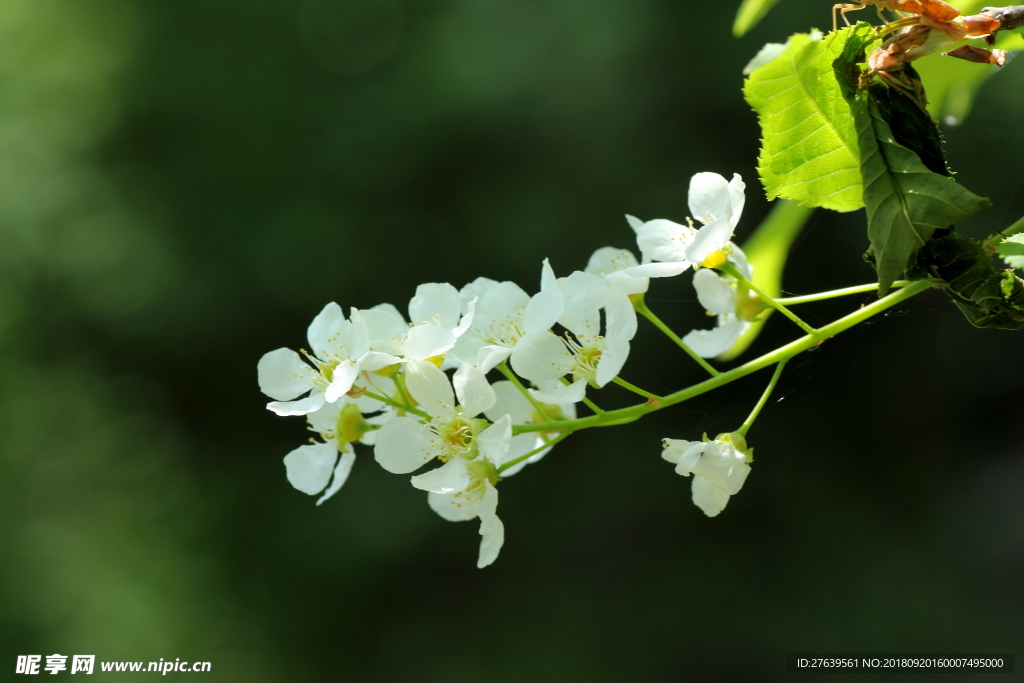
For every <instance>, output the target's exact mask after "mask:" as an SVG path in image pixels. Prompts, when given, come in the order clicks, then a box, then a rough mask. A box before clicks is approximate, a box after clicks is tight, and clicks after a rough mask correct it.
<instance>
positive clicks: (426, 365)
mask: <svg viewBox="0 0 1024 683" xmlns="http://www.w3.org/2000/svg"><path fill="white" fill-rule="evenodd" d="M405 384H406V387H407V388H408V389H409V393H410V394H412V397H413V398H414V399H416V402H417V403H419V404H420V406H422V407H423V410H425V411H426V412H427V413H428V414H429V415H433V416H434V417H436V418H439V419H446V418H448V417H450V416H451V415H452V413H453V412H454V410H455V394H454V393H453V392H452V385H451V383H450V382H449V381H448V375H446V374H444V373H443V372H441V371H440V370H438V369H437V366H436V365H434V364H433V363H431V362H429V361H425V360H411V361H409V362H408V363H406V365H405Z"/></svg>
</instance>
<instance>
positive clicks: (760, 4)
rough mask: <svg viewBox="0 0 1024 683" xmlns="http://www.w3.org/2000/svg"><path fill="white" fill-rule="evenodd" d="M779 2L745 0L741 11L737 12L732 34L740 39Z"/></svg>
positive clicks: (776, 0)
mask: <svg viewBox="0 0 1024 683" xmlns="http://www.w3.org/2000/svg"><path fill="white" fill-rule="evenodd" d="M778 1H779V0H743V4H742V5H740V9H739V11H738V12H736V20H735V21H734V22H733V24H732V34H733V35H734V36H736V37H737V38H739V37H740V36H742V35H743V34H744V33H746V32H747V31H749V30H750V29H752V28H754V25H755V24H757V22H759V21H761V19H763V18H764V15H766V14H768V10H770V9H771V8H772V6H773V5H775V3H777V2H778Z"/></svg>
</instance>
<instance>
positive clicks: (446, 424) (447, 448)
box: [374, 360, 508, 474]
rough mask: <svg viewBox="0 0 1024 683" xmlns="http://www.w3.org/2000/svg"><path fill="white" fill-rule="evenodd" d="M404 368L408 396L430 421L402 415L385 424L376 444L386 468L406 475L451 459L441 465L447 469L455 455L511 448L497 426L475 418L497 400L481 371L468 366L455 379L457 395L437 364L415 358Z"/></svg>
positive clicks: (461, 368)
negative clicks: (502, 441)
mask: <svg viewBox="0 0 1024 683" xmlns="http://www.w3.org/2000/svg"><path fill="white" fill-rule="evenodd" d="M405 367H406V372H405V381H406V387H407V389H408V391H409V394H410V395H411V396H412V398H413V399H414V400H415V401H416V402H417V403H419V405H420V408H421V409H422V410H423V411H424V412H426V413H427V414H428V415H430V419H429V420H428V421H426V422H422V421H420V420H419V419H416V418H412V417H408V416H404V415H403V416H398V417H395V418H393V419H392V420H390V421H388V423H387V424H385V425H384V426H383V427H381V429H380V433H379V434H378V435H377V441H376V444H375V446H374V457H375V458H376V459H377V462H379V463H380V465H381V467H383V468H384V469H386V470H387V471H388V472H392V473H394V474H407V473H409V472H413V471H415V470H417V469H419V468H420V467H422V466H423V465H425V464H426V463H427V462H429V461H430V460H433V459H434V458H439V459H441V460H443V461H445V463H446V465H445V466H442V467H441V468H439V469H441V470H443V469H444V468H445V467H447V466H448V465H449V464H451V462H452V461H453V459H455V458H456V456H458V457H459V458H460V459H464V458H470V459H472V458H475V457H476V456H477V454H480V453H482V454H487V453H488V452H489V450H488V449H500V448H505V449H506V450H507V448H508V444H507V443H505V444H501V443H500V438H498V437H499V435H498V434H497V433H496V432H494V431H493V430H494V429H495V427H496V425H491V426H490V427H488V426H487V425H488V422H487V420H481V419H476V416H477V415H479V414H480V413H482V412H483V411H485V410H487V409H488V408H490V407H491V406H493V405H494V402H495V400H496V397H495V394H494V390H493V389H492V388H491V385H490V384H488V383H487V379H486V378H485V377H484V375H483V373H482V372H480V371H479V370H477V369H476V368H474V367H473V366H471V365H469V364H468V363H466V364H463V365H462V367H460V368H459V370H458V371H457V372H456V373H455V376H454V377H453V378H452V379H453V382H454V385H455V392H454V393H453V392H452V383H450V382H449V381H448V377H447V375H445V374H444V373H443V372H442V371H441V370H439V369H438V368H437V366H435V365H434V364H433V363H430V362H428V361H417V360H411V361H409V362H408V363H407V364H406V366H405ZM456 394H457V395H458V401H459V402H458V405H456V403H455V395H456ZM496 440H497V442H496ZM456 467H457V466H456ZM433 471H434V472H436V471H438V470H433ZM428 474H429V473H428Z"/></svg>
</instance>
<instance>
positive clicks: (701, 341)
mask: <svg viewBox="0 0 1024 683" xmlns="http://www.w3.org/2000/svg"><path fill="white" fill-rule="evenodd" d="M749 325H750V323H747V322H744V321H742V320H730V321H728V322H725V323H723V324H720V325H719V326H718V327H716V328H714V329H711V330H693V331H692V332H689V333H687V335H686V336H685V337H683V343H684V344H686V345H687V346H689V347H690V348H691V349H693V351H694V353H696V354H697V355H698V356H700V357H701V358H714V357H715V356H718V355H721V354H723V353H725V352H726V351H728V350H729V349H731V348H732V345H733V344H735V343H736V340H737V339H739V338H740V335H741V334H743V332H744V331H745V330H746V329H747V327H748V326H749Z"/></svg>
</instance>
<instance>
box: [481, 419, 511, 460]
mask: <svg viewBox="0 0 1024 683" xmlns="http://www.w3.org/2000/svg"><path fill="white" fill-rule="evenodd" d="M511 439H512V418H510V417H509V416H508V415H502V416H501V418H499V419H498V421H497V422H495V423H494V424H492V425H491V426H490V427H488V428H487V429H485V430H484V431H482V432H480V434H479V436H477V437H476V444H477V447H478V448H479V449H480V455H482V456H483V457H484V458H486V459H487V461H488V462H490V463H491V464H492V465H494V466H495V467H501V466H502V465H503V464H504V463H505V459H506V455H507V454H508V447H509V441H510V440H511Z"/></svg>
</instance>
